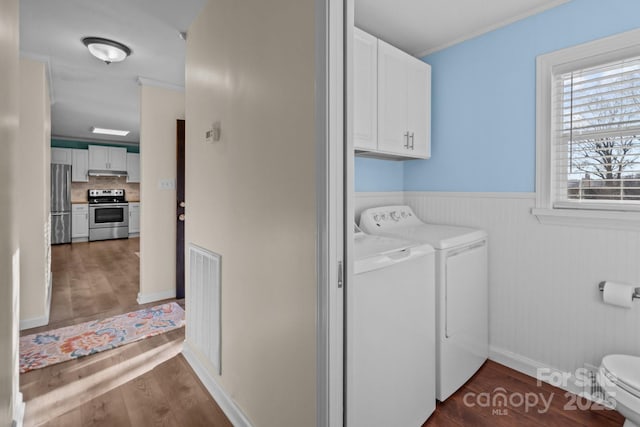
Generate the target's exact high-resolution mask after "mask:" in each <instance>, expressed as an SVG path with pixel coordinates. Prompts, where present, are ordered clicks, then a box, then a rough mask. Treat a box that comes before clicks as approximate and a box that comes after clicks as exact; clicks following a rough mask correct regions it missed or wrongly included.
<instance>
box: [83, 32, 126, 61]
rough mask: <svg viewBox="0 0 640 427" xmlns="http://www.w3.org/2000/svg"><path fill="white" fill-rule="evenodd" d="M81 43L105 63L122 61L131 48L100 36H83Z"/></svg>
mask: <svg viewBox="0 0 640 427" xmlns="http://www.w3.org/2000/svg"><path fill="white" fill-rule="evenodd" d="M82 43H83V44H84V45H85V46H86V47H87V49H89V52H91V54H92V55H93V56H95V57H96V58H98V59H99V60H101V61H104V62H105V63H106V64H107V65H108V64H111V63H112V62H120V61H124V60H125V58H126V57H127V56H129V55H131V49H129V48H128V47H127V46H125V45H123V44H122V43H118V42H116V41H113V40H109V39H103V38H101V37H85V38H83V39H82Z"/></svg>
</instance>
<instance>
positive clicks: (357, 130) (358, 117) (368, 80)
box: [353, 28, 378, 150]
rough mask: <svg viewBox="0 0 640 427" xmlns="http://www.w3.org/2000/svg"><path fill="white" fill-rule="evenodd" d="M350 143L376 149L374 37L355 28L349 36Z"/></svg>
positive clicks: (376, 95) (375, 43)
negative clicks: (350, 86)
mask: <svg viewBox="0 0 640 427" xmlns="http://www.w3.org/2000/svg"><path fill="white" fill-rule="evenodd" d="M353 55H354V56H353V73H354V76H355V77H354V79H353V83H354V84H353V146H354V147H355V148H356V149H357V150H358V149H362V150H376V149H377V148H378V39H377V38H375V37H374V36H372V35H371V34H368V33H365V32H364V31H362V30H360V29H358V28H356V29H355V32H354V35H353Z"/></svg>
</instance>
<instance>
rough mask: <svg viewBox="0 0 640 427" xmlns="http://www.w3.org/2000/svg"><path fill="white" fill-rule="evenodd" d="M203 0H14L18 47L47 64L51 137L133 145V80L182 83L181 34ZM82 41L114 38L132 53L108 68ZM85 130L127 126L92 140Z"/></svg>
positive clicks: (135, 128)
mask: <svg viewBox="0 0 640 427" xmlns="http://www.w3.org/2000/svg"><path fill="white" fill-rule="evenodd" d="M205 3H206V0H108V1H106V0H21V1H20V50H21V53H22V55H23V56H24V57H27V58H33V59H37V60H40V61H47V62H48V68H49V73H50V84H51V85H52V88H51V95H52V106H51V116H52V117H51V118H52V135H53V136H55V137H62V138H64V137H70V138H75V139H84V140H92V139H101V140H111V141H120V142H134V143H137V142H138V141H139V139H140V134H139V127H140V111H139V99H138V98H139V87H138V82H137V81H138V77H142V78H146V79H151V80H154V81H158V82H162V83H166V84H168V85H175V86H184V55H185V42H184V41H183V40H182V39H180V37H179V33H180V32H181V31H186V30H187V29H188V28H189V26H190V25H191V22H192V21H193V19H194V18H195V17H196V16H197V14H198V13H199V11H200V10H201V9H202V7H203V6H204V4H205ZM87 36H96V37H104V38H108V39H112V40H116V41H119V42H121V43H124V44H126V45H127V46H129V47H130V48H131V50H132V51H133V54H132V55H131V56H130V57H129V58H127V59H126V60H125V61H124V62H121V63H114V64H110V65H107V64H105V63H104V62H101V61H99V60H98V59H96V58H94V57H93V56H91V54H89V51H88V50H87V49H86V48H85V47H84V45H83V44H82V41H81V40H82V38H84V37H87ZM92 126H97V127H104V128H115V129H126V130H130V131H131V133H130V134H129V135H128V136H126V137H114V136H111V137H99V136H97V135H94V134H92V133H91V132H90V128H91V127H92Z"/></svg>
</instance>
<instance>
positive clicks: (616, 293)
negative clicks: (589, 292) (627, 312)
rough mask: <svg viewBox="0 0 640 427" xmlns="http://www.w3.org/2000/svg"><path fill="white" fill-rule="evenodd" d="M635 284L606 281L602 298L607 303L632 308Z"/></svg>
mask: <svg viewBox="0 0 640 427" xmlns="http://www.w3.org/2000/svg"><path fill="white" fill-rule="evenodd" d="M635 289H636V288H635V286H633V285H627V284H625V283H617V282H604V292H603V293H602V299H603V301H604V302H605V303H607V304H611V305H616V306H618V307H625V308H631V307H632V305H633V293H634V292H635Z"/></svg>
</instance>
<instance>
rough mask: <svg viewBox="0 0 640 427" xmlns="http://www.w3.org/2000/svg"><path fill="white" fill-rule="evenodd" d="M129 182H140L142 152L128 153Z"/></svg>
mask: <svg viewBox="0 0 640 427" xmlns="http://www.w3.org/2000/svg"><path fill="white" fill-rule="evenodd" d="M127 182H140V154H138V153H127Z"/></svg>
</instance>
